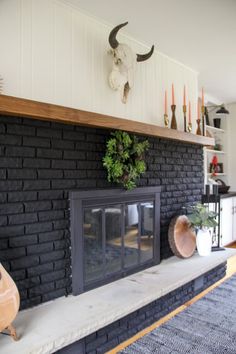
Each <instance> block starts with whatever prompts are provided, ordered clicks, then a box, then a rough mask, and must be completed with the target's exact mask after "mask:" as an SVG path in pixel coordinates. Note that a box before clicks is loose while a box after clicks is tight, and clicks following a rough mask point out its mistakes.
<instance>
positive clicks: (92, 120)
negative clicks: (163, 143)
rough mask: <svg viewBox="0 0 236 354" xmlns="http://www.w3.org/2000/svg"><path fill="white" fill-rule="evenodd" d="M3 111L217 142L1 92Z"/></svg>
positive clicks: (195, 141)
mask: <svg viewBox="0 0 236 354" xmlns="http://www.w3.org/2000/svg"><path fill="white" fill-rule="evenodd" d="M0 114H4V115H9V116H18V117H25V118H31V119H37V120H48V121H54V122H60V123H65V124H77V125H83V126H89V127H96V128H103V129H115V130H124V131H127V132H132V133H137V134H142V135H149V136H156V137H160V138H164V139H170V140H176V141H181V142H185V143H192V144H198V145H203V146H204V145H213V146H214V144H215V139H214V138H210V137H206V136H201V135H195V134H191V133H185V132H182V131H178V130H174V129H169V128H163V127H159V126H157V125H153V124H147V123H141V122H137V121H133V120H129V119H124V118H117V117H112V116H108V115H104V114H100V113H94V112H88V111H81V110H79V109H74V108H68V107H63V106H58V105H54V104H50V103H42V102H37V101H32V100H28V99H23V98H18V97H13V96H7V95H0Z"/></svg>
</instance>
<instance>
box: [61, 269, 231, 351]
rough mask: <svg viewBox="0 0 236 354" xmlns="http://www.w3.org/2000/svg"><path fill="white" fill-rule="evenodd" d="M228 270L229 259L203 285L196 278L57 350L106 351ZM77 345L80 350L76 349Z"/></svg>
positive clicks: (209, 275) (200, 290)
mask: <svg viewBox="0 0 236 354" xmlns="http://www.w3.org/2000/svg"><path fill="white" fill-rule="evenodd" d="M225 273H226V263H222V264H220V265H219V266H218V267H216V268H214V269H212V270H210V271H209V272H207V273H205V274H203V275H202V276H201V277H200V278H201V283H202V286H201V287H200V288H198V289H197V290H196V289H195V282H196V280H193V281H191V282H189V283H187V284H185V285H184V286H181V287H180V288H178V289H176V290H173V291H171V292H170V293H169V294H167V295H165V296H163V297H161V298H159V299H157V300H155V301H153V302H151V303H150V304H148V305H146V306H144V307H142V308H140V309H139V310H137V311H135V312H133V313H131V314H129V315H127V316H126V317H123V318H121V319H120V320H118V321H116V322H113V323H111V324H110V325H108V326H106V327H104V328H102V329H100V330H98V331H97V332H94V333H92V334H90V335H89V336H87V337H85V338H83V339H82V340H80V341H78V342H75V343H73V344H71V345H69V346H67V347H65V348H63V349H61V350H59V351H58V352H57V354H72V353H76V354H82V353H83V354H103V353H106V352H107V351H108V350H110V349H113V348H114V347H116V346H117V345H118V344H120V343H122V342H124V341H125V340H127V339H128V338H130V337H132V336H134V335H135V334H136V333H138V332H140V331H141V330H143V329H144V328H147V327H148V326H150V325H151V324H153V323H155V322H156V321H158V320H159V319H160V318H162V317H164V316H166V315H167V314H169V313H170V312H171V311H174V310H175V309H176V308H178V307H179V306H181V305H183V304H184V303H186V302H187V301H189V300H190V299H192V298H193V297H194V296H196V295H197V294H199V293H200V292H202V291H203V290H205V289H207V288H208V287H209V286H211V285H212V284H214V283H215V282H217V281H218V280H220V279H222V278H223V277H224V276H225ZM198 279H199V278H198ZM78 348H79V349H80V351H78V350H77V349H78Z"/></svg>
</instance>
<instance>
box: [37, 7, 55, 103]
mask: <svg viewBox="0 0 236 354" xmlns="http://www.w3.org/2000/svg"><path fill="white" fill-rule="evenodd" d="M31 1H32V75H33V77H32V98H33V99H35V100H38V101H44V102H55V100H54V82H53V80H54V65H55V55H54V27H55V11H54V2H53V1H49V0H40V1H37V0H31ZM58 103H59V102H58Z"/></svg>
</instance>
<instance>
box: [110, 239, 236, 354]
mask: <svg viewBox="0 0 236 354" xmlns="http://www.w3.org/2000/svg"><path fill="white" fill-rule="evenodd" d="M229 247H230V248H236V242H235V243H234V244H232V245H230V246H229ZM234 273H236V256H235V257H232V258H230V259H229V260H228V262H227V271H226V276H225V277H224V278H223V279H221V280H220V281H218V282H217V283H215V284H213V285H212V286H210V287H209V288H208V289H206V290H204V291H203V292H202V293H201V294H198V295H197V296H195V297H194V298H193V299H191V300H190V301H188V302H186V303H185V304H184V305H182V306H180V307H179V308H177V309H176V310H174V311H172V312H171V313H169V314H168V315H166V316H165V317H163V318H161V319H160V320H159V321H157V322H155V323H153V324H152V325H151V326H149V327H147V328H145V329H144V330H142V331H141V332H139V333H137V334H136V335H135V336H133V337H132V338H129V339H128V340H126V341H125V342H123V343H121V344H120V345H118V346H117V347H116V348H114V349H112V350H110V351H109V352H107V354H115V353H118V352H119V351H120V350H122V349H124V348H125V347H127V346H128V345H130V344H132V343H133V342H135V341H136V340H138V339H139V338H141V337H143V336H145V334H147V333H149V332H151V331H152V330H154V329H155V328H157V327H159V326H161V325H162V324H163V323H165V322H167V321H168V320H169V319H171V318H172V317H174V316H175V315H177V314H178V313H179V312H181V311H183V310H184V309H186V308H187V307H189V306H190V305H192V304H193V303H194V302H196V301H198V300H199V299H201V298H202V297H203V296H204V295H206V294H207V293H209V291H211V290H213V289H214V288H216V287H217V286H219V285H220V284H221V283H223V281H224V280H226V279H227V278H230V277H231V276H232V275H233V274H234Z"/></svg>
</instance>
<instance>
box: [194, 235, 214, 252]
mask: <svg viewBox="0 0 236 354" xmlns="http://www.w3.org/2000/svg"><path fill="white" fill-rule="evenodd" d="M196 242H197V250H198V254H199V256H209V255H210V253H211V247H212V235H211V232H210V230H209V229H199V230H198V232H197V239H196Z"/></svg>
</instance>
